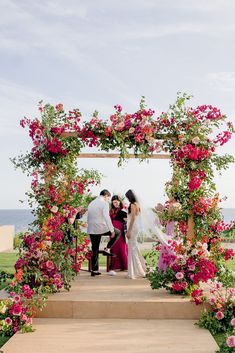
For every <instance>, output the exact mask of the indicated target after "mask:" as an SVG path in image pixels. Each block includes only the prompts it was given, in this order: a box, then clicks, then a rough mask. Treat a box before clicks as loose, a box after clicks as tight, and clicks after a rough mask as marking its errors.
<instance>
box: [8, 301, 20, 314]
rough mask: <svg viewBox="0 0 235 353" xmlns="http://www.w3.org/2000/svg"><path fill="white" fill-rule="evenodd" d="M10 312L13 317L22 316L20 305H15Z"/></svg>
mask: <svg viewBox="0 0 235 353" xmlns="http://www.w3.org/2000/svg"><path fill="white" fill-rule="evenodd" d="M10 311H11V313H12V315H15V316H20V315H21V314H22V307H21V305H20V304H13V305H12V307H11V310H10Z"/></svg>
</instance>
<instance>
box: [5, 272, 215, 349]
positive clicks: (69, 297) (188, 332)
mask: <svg viewBox="0 0 235 353" xmlns="http://www.w3.org/2000/svg"><path fill="white" fill-rule="evenodd" d="M125 276H126V273H119V274H118V275H117V276H114V277H110V276H108V275H107V274H106V273H105V272H104V270H103V274H102V275H101V276H97V277H91V276H90V274H89V273H88V272H81V274H80V275H78V276H77V278H76V280H75V282H74V284H73V287H72V289H71V291H70V292H65V291H62V292H61V293H57V294H55V295H51V296H50V298H49V301H48V306H47V308H46V309H45V310H44V311H43V312H42V313H40V315H41V316H44V318H42V317H41V318H37V319H34V327H35V329H36V331H35V332H32V333H28V334H20V333H18V334H16V335H15V336H14V337H13V338H11V339H10V340H9V341H8V342H7V343H6V344H5V345H4V346H3V347H2V350H3V352H4V353H25V352H30V353H62V352H63V353H96V352H97V353H101V352H103V353H120V352H122V351H123V352H124V351H125V353H214V352H215V351H216V349H217V348H218V347H217V345H216V343H215V341H214V339H213V337H212V336H211V335H210V333H209V332H208V331H207V330H204V329H200V328H198V327H197V326H195V319H193V317H194V316H196V317H198V315H199V311H198V310H200V309H199V308H198V307H196V306H195V305H194V304H192V303H190V301H189V299H188V298H182V297H181V296H173V295H170V294H169V293H166V292H165V291H164V290H159V291H153V290H151V288H150V287H149V283H148V281H147V280H146V279H139V280H130V279H127V278H125ZM195 310H196V311H195ZM186 318H187V319H186Z"/></svg>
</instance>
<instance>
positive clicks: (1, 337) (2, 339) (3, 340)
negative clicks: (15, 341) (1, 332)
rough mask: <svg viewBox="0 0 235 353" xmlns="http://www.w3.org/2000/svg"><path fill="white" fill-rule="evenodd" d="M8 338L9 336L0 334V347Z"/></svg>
mask: <svg viewBox="0 0 235 353" xmlns="http://www.w3.org/2000/svg"><path fill="white" fill-rule="evenodd" d="M9 339H10V337H6V336H0V348H1V347H2V346H3V345H4V344H5V343H6V342H7V341H8V340H9Z"/></svg>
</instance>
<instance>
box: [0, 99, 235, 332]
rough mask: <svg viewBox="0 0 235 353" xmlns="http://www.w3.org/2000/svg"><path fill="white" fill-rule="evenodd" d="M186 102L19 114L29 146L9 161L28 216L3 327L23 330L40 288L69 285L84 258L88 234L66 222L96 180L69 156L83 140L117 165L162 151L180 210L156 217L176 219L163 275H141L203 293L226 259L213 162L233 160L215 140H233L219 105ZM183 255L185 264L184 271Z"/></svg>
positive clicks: (221, 165)
mask: <svg viewBox="0 0 235 353" xmlns="http://www.w3.org/2000/svg"><path fill="white" fill-rule="evenodd" d="M189 100H190V96H188V95H186V94H180V95H178V96H177V100H176V102H175V103H174V104H173V105H170V107H169V110H168V111H167V112H163V113H161V114H160V115H159V116H157V117H156V116H155V112H154V111H153V110H152V109H149V108H147V107H146V105H145V101H144V98H142V100H141V102H140V107H139V109H138V110H137V111H136V112H134V113H123V111H122V107H121V106H119V105H116V106H115V111H114V113H113V114H112V115H111V116H110V117H109V119H108V120H104V119H102V118H99V115H98V112H96V111H95V112H94V114H93V116H92V118H91V119H90V120H89V121H83V120H82V116H81V113H80V111H79V110H78V109H74V110H70V111H69V112H68V113H66V112H65V111H64V107H63V105H62V104H58V105H56V106H55V107H54V106H52V105H49V104H46V105H42V103H40V104H39V111H40V114H41V117H40V119H39V118H35V119H33V120H30V119H29V118H24V119H23V120H21V122H20V124H21V126H22V127H23V128H25V127H28V129H29V136H30V138H31V139H32V143H33V146H32V149H31V151H30V152H28V153H27V154H25V155H21V156H19V157H17V158H14V159H13V162H14V164H15V166H16V167H20V168H22V170H23V172H26V173H27V174H28V175H30V176H31V177H32V183H31V190H30V191H29V192H28V193H27V195H28V198H29V204H30V206H31V207H32V208H33V213H34V215H35V221H34V222H33V224H32V227H31V230H30V231H29V232H27V233H26V234H24V235H23V236H22V239H21V240H22V242H21V245H20V249H19V260H18V261H17V262H16V265H15V268H16V273H15V276H14V280H13V281H12V282H11V283H10V285H9V288H8V289H9V292H10V299H8V302H7V304H6V305H7V309H6V312H7V315H8V316H9V317H11V318H12V325H8V326H6V325H5V331H6V332H7V333H9V334H11V333H13V332H16V331H17V330H19V329H23V330H30V328H31V326H30V323H31V317H32V316H33V315H34V310H35V307H36V306H39V307H41V306H42V305H43V304H44V302H45V298H46V296H47V294H48V293H53V292H56V291H59V290H60V289H61V288H62V287H65V288H66V289H69V288H70V285H71V281H72V279H73V277H74V275H75V273H76V272H78V271H79V270H80V268H81V264H82V262H83V261H84V259H86V257H87V256H88V245H89V240H87V235H86V234H85V233H84V232H83V231H82V230H81V229H82V228H81V227H79V226H78V227H77V229H74V227H73V226H71V225H70V224H69V222H67V221H66V219H68V218H70V217H73V216H74V213H75V212H76V209H77V208H78V207H79V206H82V207H86V206H87V204H88V203H89V201H90V200H91V198H92V195H91V194H90V190H91V187H92V185H93V184H95V183H99V181H100V175H99V173H98V172H97V171H95V170H78V169H77V166H76V161H77V157H78V155H79V154H80V153H81V150H82V148H83V147H85V146H89V147H98V149H99V150H101V151H105V152H110V151H118V153H119V164H121V163H122V162H123V161H124V160H125V159H127V158H128V156H129V154H130V153H133V154H134V156H135V157H136V158H139V159H140V160H144V159H148V158H151V157H152V156H153V155H155V154H156V153H159V152H162V151H163V152H166V153H168V154H169V156H170V160H171V166H172V168H173V178H172V180H171V181H170V182H168V183H166V194H167V195H168V197H169V198H174V199H177V201H178V203H179V204H180V208H177V209H175V210H173V211H174V212H172V209H170V208H169V207H166V208H165V211H164V213H163V221H167V220H174V221H177V234H178V239H179V241H178V242H175V243H173V244H172V246H173V247H174V251H175V262H174V264H175V265H174V266H175V268H174V267H172V268H170V269H169V271H170V272H169V271H166V273H165V274H163V273H161V274H159V273H158V271H157V270H155V271H152V272H151V273H150V275H149V278H150V282H151V285H152V287H153V288H159V287H160V286H163V287H165V288H167V289H170V290H171V291H172V292H179V293H194V294H193V295H194V297H195V298H196V300H198V301H200V300H201V299H200V298H201V297H200V292H198V294H197V293H196V292H195V290H199V284H200V283H201V282H203V281H204V282H206V281H208V280H209V279H213V278H214V277H215V274H216V273H217V275H219V273H220V271H221V268H222V267H223V261H222V258H225V257H227V258H229V257H230V256H232V255H231V253H230V254H229V253H228V252H227V253H226V251H225V250H224V251H222V250H220V249H221V247H220V235H221V233H222V231H223V230H224V228H225V225H224V223H223V220H222V216H221V213H220V208H219V201H220V198H219V195H218V194H217V193H216V187H215V184H214V182H213V175H214V170H215V169H217V170H222V169H226V168H227V167H228V165H229V163H231V162H234V159H233V157H232V156H230V155H224V156H219V155H218V154H216V149H217V147H219V146H222V145H223V144H224V143H226V142H227V141H228V140H229V139H230V138H231V136H232V133H233V132H234V129H233V126H232V124H231V123H230V122H227V118H226V116H225V115H223V114H222V113H221V112H220V110H219V109H217V108H215V107H212V106H210V105H203V106H199V107H197V108H191V107H188V106H187V101H189ZM216 129H218V130H219V131H218V133H217V135H216V134H215V130H216ZM221 129H222V130H221ZM132 151H133V152H132ZM68 232H70V234H72V236H75V237H76V238H77V239H78V243H77V244H76V247H77V248H76V249H75V244H74V243H73V242H69V241H68V238H67V235H68ZM208 249H209V250H210V251H208ZM75 250H77V252H76V251H75ZM76 253H78V257H77V259H76V260H77V261H76V263H75V262H74V257H75V254H76ZM190 254H191V255H190ZM182 258H184V259H186V263H187V261H188V263H187V265H188V266H191V272H190V270H187V269H186V268H185V266H186V264H185V263H183V261H181V260H182ZM190 261H191V263H189V262H190ZM221 266H222V267H221ZM206 269H209V270H210V271H207V270H206ZM174 271H175V272H174ZM176 272H177V273H178V272H183V273H184V278H183V279H182V277H181V278H180V277H179V278H173V277H172V276H174V275H175V273H176ZM205 273H206V274H205ZM159 276H160V277H159ZM17 296H18V297H17ZM16 297H17V300H16V299H15V298H16ZM26 299H27V301H26Z"/></svg>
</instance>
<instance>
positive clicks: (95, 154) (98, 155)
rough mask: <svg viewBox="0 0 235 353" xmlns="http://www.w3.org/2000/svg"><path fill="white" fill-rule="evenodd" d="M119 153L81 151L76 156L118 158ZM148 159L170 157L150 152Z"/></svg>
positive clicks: (134, 156) (131, 154) (139, 156)
mask: <svg viewBox="0 0 235 353" xmlns="http://www.w3.org/2000/svg"><path fill="white" fill-rule="evenodd" d="M119 157H120V155H119V154H118V153H81V154H79V156H78V158H119ZM141 157H142V156H141V155H138V156H136V155H134V154H133V153H130V154H128V155H127V156H126V158H127V159H131V158H141ZM148 159H170V155H169V154H151V155H150V156H148Z"/></svg>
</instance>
